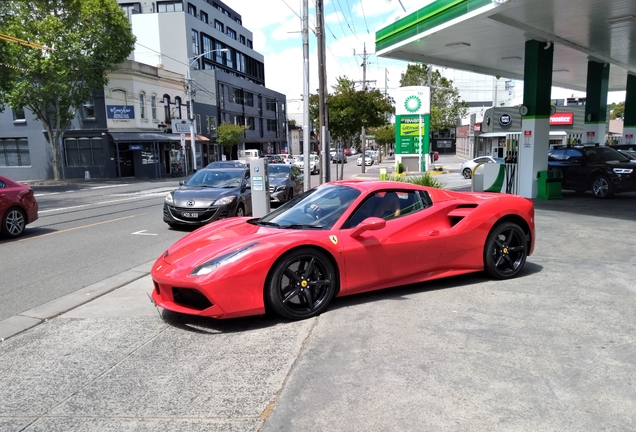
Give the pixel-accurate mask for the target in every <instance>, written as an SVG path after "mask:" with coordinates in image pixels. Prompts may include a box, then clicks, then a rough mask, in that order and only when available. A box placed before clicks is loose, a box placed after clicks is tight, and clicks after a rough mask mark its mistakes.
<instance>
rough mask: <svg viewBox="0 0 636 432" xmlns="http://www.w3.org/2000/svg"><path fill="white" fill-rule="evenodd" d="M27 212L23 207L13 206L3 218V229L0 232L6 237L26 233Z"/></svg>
mask: <svg viewBox="0 0 636 432" xmlns="http://www.w3.org/2000/svg"><path fill="white" fill-rule="evenodd" d="M26 223H27V219H26V214H25V213H24V211H23V210H22V209H21V208H18V207H11V208H10V209H9V210H7V212H6V213H5V214H4V217H3V218H2V229H0V232H1V233H2V235H3V236H4V237H7V238H16V237H20V236H21V235H22V234H23V233H24V229H25V228H26Z"/></svg>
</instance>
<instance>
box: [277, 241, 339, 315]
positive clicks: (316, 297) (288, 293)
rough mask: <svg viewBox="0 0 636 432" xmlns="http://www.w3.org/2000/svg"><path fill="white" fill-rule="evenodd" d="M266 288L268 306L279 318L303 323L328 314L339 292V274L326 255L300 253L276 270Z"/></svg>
mask: <svg viewBox="0 0 636 432" xmlns="http://www.w3.org/2000/svg"><path fill="white" fill-rule="evenodd" d="M272 270H273V273H272V276H271V278H270V279H269V282H268V285H267V286H266V287H265V297H266V300H267V303H268V305H269V306H270V307H271V308H272V310H273V311H274V312H276V313H277V314H279V315H281V316H283V317H285V318H288V319H291V320H299V319H304V318H310V317H313V316H316V315H318V314H320V313H321V312H322V311H324V310H325V309H326V308H327V306H328V305H329V302H330V301H331V299H332V298H333V296H334V294H335V292H336V273H335V270H334V266H333V265H332V264H331V261H329V259H328V258H327V257H326V256H325V254H324V253H322V252H320V251H317V250H313V249H307V248H303V249H296V250H294V251H292V252H290V253H289V254H287V255H285V256H283V257H282V258H281V259H280V260H278V262H277V263H276V264H275V265H274V267H273V269H272Z"/></svg>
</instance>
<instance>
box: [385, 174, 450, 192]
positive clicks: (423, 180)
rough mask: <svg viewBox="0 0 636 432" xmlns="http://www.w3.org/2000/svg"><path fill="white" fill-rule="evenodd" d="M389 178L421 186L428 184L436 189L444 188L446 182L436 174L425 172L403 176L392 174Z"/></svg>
mask: <svg viewBox="0 0 636 432" xmlns="http://www.w3.org/2000/svg"><path fill="white" fill-rule="evenodd" d="M388 180H392V181H398V182H405V183H413V184H416V185H420V186H428V187H432V188H436V189H444V186H446V184H445V183H444V182H442V181H440V180H438V179H437V178H435V177H434V176H432V175H430V174H428V173H424V175H421V176H416V177H402V176H390V177H389V178H388Z"/></svg>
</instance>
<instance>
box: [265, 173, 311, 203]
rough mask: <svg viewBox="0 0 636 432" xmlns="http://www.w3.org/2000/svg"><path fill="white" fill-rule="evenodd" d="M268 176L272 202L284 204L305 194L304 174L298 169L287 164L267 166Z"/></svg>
mask: <svg viewBox="0 0 636 432" xmlns="http://www.w3.org/2000/svg"><path fill="white" fill-rule="evenodd" d="M267 174H268V176H269V197H270V201H271V202H275V203H284V202H287V201H289V200H290V199H292V197H293V196H294V195H299V194H301V193H302V192H303V174H302V172H301V171H300V170H299V169H298V168H297V167H295V166H293V165H289V164H285V163H283V164H271V165H268V166H267Z"/></svg>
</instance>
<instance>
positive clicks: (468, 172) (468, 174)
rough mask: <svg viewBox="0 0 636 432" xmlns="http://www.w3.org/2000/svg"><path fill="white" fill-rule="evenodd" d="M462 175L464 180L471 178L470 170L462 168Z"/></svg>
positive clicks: (471, 172)
mask: <svg viewBox="0 0 636 432" xmlns="http://www.w3.org/2000/svg"><path fill="white" fill-rule="evenodd" d="M462 175H463V176H464V178H465V179H469V178H471V177H472V176H473V171H472V170H471V169H470V168H464V171H462Z"/></svg>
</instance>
